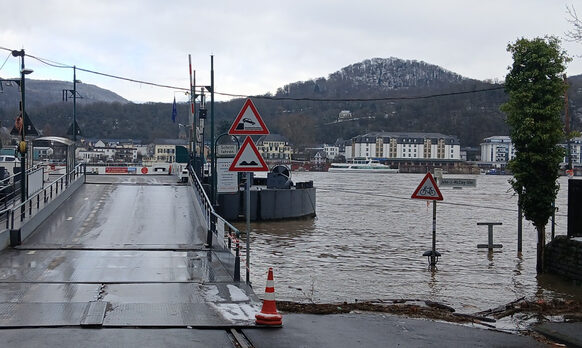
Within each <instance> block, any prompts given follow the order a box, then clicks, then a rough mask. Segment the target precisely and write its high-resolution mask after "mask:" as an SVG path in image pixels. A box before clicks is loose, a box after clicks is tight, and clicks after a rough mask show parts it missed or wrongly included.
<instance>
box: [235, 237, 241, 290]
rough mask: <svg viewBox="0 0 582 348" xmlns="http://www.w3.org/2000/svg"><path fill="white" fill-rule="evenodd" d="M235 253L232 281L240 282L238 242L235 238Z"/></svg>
mask: <svg viewBox="0 0 582 348" xmlns="http://www.w3.org/2000/svg"><path fill="white" fill-rule="evenodd" d="M235 247H236V254H235V257H234V281H235V282H240V243H239V242H238V238H237V239H236V246H235Z"/></svg>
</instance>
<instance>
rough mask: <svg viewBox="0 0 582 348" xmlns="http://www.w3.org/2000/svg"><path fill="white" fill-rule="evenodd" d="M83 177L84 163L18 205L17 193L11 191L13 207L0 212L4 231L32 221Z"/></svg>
mask: <svg viewBox="0 0 582 348" xmlns="http://www.w3.org/2000/svg"><path fill="white" fill-rule="evenodd" d="M84 175H85V165H84V163H80V164H78V165H77V166H76V167H75V168H73V170H72V171H71V172H70V173H66V174H63V175H61V176H60V177H58V178H57V179H56V180H54V181H52V182H51V183H50V184H49V185H48V186H46V187H44V188H43V189H42V190H40V191H38V192H36V193H34V194H33V195H31V196H30V197H28V199H26V200H25V201H24V202H20V203H18V204H16V203H15V202H16V196H17V195H16V194H14V193H15V192H17V191H16V190H13V191H12V192H13V196H14V197H13V199H12V205H13V206H11V207H7V208H5V209H3V210H1V211H0V218H3V219H5V220H6V222H5V223H6V229H10V230H15V229H16V228H21V227H22V226H23V225H24V224H25V222H27V221H28V220H30V219H32V218H33V217H34V216H35V215H36V214H37V213H38V212H39V211H40V210H42V208H44V207H45V206H46V205H48V204H49V203H50V202H51V201H53V200H54V199H56V198H57V197H58V196H59V195H60V194H61V193H62V192H63V191H65V190H66V189H67V187H69V186H70V185H71V184H73V183H74V182H76V181H77V179H79V178H80V177H84ZM19 185H20V183H19ZM19 185H18V186H19ZM13 188H14V187H13Z"/></svg>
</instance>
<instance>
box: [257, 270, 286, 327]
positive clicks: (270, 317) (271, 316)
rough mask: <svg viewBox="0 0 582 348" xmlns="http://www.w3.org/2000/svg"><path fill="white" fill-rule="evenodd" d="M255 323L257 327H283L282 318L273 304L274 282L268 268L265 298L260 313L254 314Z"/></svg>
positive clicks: (271, 271) (271, 272)
mask: <svg viewBox="0 0 582 348" xmlns="http://www.w3.org/2000/svg"><path fill="white" fill-rule="evenodd" d="M255 319H256V320H255V322H256V323H257V324H259V325H283V316H282V315H281V314H279V313H278V312H277V305H276V303H275V281H274V280H273V268H271V267H269V275H268V276H267V286H266V287H265V298H264V299H263V308H262V309H261V312H259V313H257V314H255Z"/></svg>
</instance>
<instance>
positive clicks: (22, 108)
mask: <svg viewBox="0 0 582 348" xmlns="http://www.w3.org/2000/svg"><path fill="white" fill-rule="evenodd" d="M12 56H14V57H20V99H21V102H20V111H21V117H22V125H21V128H20V135H21V136H20V143H19V144H18V150H19V151H20V202H21V203H22V202H24V201H26V199H27V197H26V196H27V194H26V174H25V172H26V150H27V148H26V139H25V131H26V126H27V123H26V108H25V105H26V103H25V93H24V91H25V88H24V87H25V85H24V80H25V79H24V76H25V75H28V74H30V73H32V70H30V69H25V67H24V49H21V50H20V51H16V50H14V51H12ZM22 208H23V209H24V205H23V206H22Z"/></svg>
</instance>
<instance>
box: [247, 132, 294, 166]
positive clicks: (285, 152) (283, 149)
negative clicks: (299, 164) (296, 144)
mask: <svg viewBox="0 0 582 348" xmlns="http://www.w3.org/2000/svg"><path fill="white" fill-rule="evenodd" d="M256 145H257V150H259V152H260V153H261V156H263V159H264V160H265V161H267V162H271V163H290V162H291V155H292V154H293V151H292V150H291V146H290V144H289V141H288V140H287V139H286V138H285V137H284V136H282V135H279V134H268V135H263V136H262V137H260V138H259V139H258V140H257V144H256Z"/></svg>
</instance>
